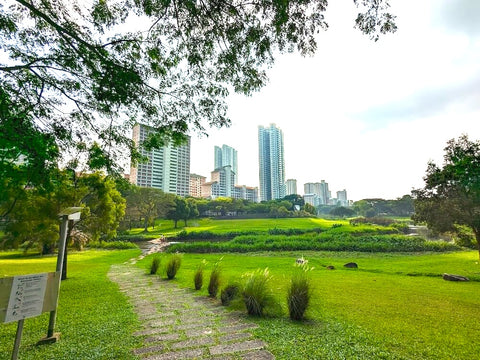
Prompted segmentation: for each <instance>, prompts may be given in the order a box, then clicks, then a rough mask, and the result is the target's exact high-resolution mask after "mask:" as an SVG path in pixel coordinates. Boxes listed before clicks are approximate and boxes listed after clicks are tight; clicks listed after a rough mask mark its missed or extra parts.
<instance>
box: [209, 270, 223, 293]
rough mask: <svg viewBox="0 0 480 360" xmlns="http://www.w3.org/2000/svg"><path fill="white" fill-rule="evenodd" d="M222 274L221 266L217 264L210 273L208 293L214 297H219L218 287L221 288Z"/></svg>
mask: <svg viewBox="0 0 480 360" xmlns="http://www.w3.org/2000/svg"><path fill="white" fill-rule="evenodd" d="M220 275H221V269H220V266H219V265H218V264H215V265H214V266H213V269H212V272H211V273H210V281H209V283H208V295H209V296H210V297H212V298H215V297H217V293H218V289H219V288H220Z"/></svg>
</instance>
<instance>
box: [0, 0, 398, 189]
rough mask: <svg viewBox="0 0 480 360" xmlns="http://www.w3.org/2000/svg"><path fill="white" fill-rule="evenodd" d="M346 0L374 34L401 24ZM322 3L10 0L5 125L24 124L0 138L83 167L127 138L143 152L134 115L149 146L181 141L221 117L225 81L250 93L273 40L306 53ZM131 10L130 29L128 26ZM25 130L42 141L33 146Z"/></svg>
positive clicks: (369, 3)
mask: <svg viewBox="0 0 480 360" xmlns="http://www.w3.org/2000/svg"><path fill="white" fill-rule="evenodd" d="M353 1H354V3H355V4H357V6H359V7H360V8H361V12H360V14H359V15H358V17H357V19H356V21H355V24H356V25H355V26H356V27H357V28H358V29H359V30H360V31H362V32H363V33H365V34H367V35H368V36H370V37H371V38H373V39H375V40H377V39H378V35H379V34H381V33H387V32H394V31H395V30H396V26H395V23H394V20H395V17H394V16H392V15H391V14H390V13H388V7H389V4H388V0H353ZM326 6H327V1H326V0H291V1H287V2H285V1H283V0H273V1H265V0H260V1H257V2H249V1H241V0H235V1H230V2H229V1H219V0H211V1H207V2H205V1H197V2H196V1H191V0H187V1H180V2H178V1H168V0H167V1H158V0H151V1H138V0H117V1H113V0H93V1H92V2H88V5H86V4H83V3H82V4H81V6H79V5H78V4H76V2H75V1H73V2H72V1H66V0H55V1H53V0H29V1H27V0H6V3H5V2H3V3H2V5H1V6H0V49H1V51H2V53H4V54H6V55H7V56H8V58H6V57H4V58H2V63H0V116H1V118H0V133H12V132H14V131H13V130H14V128H15V127H17V126H21V127H22V129H24V130H23V131H25V132H26V133H27V134H28V136H25V137H24V136H23V135H24V134H23V132H21V133H19V134H21V136H18V137H17V139H16V143H15V144H7V148H8V149H11V148H14V149H16V150H18V151H20V152H21V153H22V154H24V155H28V156H30V161H31V164H32V165H33V164H37V165H42V164H49V163H50V162H51V161H52V160H53V161H54V162H55V160H57V159H58V157H59V154H61V153H62V154H69V152H70V154H71V153H72V152H74V154H75V155H78V154H79V153H81V154H83V157H84V158H85V159H86V164H87V165H88V167H89V168H90V169H104V170H106V171H107V172H108V173H115V172H121V170H122V169H121V167H120V165H119V163H120V162H118V161H116V160H117V158H118V156H119V154H123V153H124V152H125V150H128V151H130V155H131V158H132V160H133V162H135V161H138V160H140V159H141V156H140V153H139V152H138V151H137V149H136V147H135V144H134V143H133V141H132V140H131V139H130V137H129V135H128V133H129V131H126V130H130V129H131V127H132V125H133V124H134V123H135V122H137V121H139V122H142V123H144V124H145V125H149V126H152V127H153V129H154V130H155V132H154V133H152V135H151V136H150V137H149V138H148V139H146V140H145V142H144V143H143V145H144V146H145V147H147V148H150V147H159V146H162V145H164V144H165V143H166V142H168V141H169V140H170V141H173V142H174V143H175V144H179V143H181V142H182V141H184V140H185V134H186V133H187V132H188V131H189V130H192V129H196V130H197V131H199V132H201V133H205V132H206V130H205V126H206V124H208V126H218V127H221V126H227V125H228V124H229V123H230V120H229V119H228V117H227V115H226V104H225V101H224V99H225V98H226V97H227V96H228V94H229V90H230V89H233V90H234V91H235V92H238V93H244V94H251V93H252V92H254V91H256V90H259V89H260V88H261V87H262V86H264V85H265V84H266V83H267V80H268V79H267V76H266V72H265V68H266V67H268V66H271V65H272V64H273V62H274V54H275V52H288V51H293V50H295V49H296V50H298V51H299V52H300V53H302V54H304V55H307V54H313V53H314V52H315V51H316V48H317V44H316V40H315V35H316V33H317V32H318V31H319V30H320V29H326V28H327V23H326V22H325V20H324V16H323V13H324V12H325V10H326ZM133 22H135V26H136V27H135V29H134V28H133V27H130V31H125V30H124V29H127V28H128V26H127V25H129V24H132V23H133ZM141 25H144V28H139V27H141ZM28 142H31V143H32V144H33V143H43V144H44V145H45V146H44V147H42V149H48V151H39V152H32V151H30V150H31V149H30V146H29V144H28ZM2 147H4V143H2ZM52 153H53V155H55V156H53V157H52ZM83 157H82V156H76V159H80V158H83ZM76 163H78V161H77V160H75V161H74V162H72V167H73V165H75V164H76ZM44 168H45V169H48V166H44ZM37 169H38V168H37ZM38 179H41V177H40V178H38ZM43 180H45V181H46V180H48V177H47V178H43Z"/></svg>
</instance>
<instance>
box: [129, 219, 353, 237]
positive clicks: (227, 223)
mask: <svg viewBox="0 0 480 360" xmlns="http://www.w3.org/2000/svg"><path fill="white" fill-rule="evenodd" d="M333 224H344V226H347V225H348V221H346V220H325V219H317V218H292V219H235V220H214V219H209V218H205V219H195V220H189V221H188V225H189V226H187V227H185V226H183V222H182V221H179V222H178V229H174V228H173V222H172V221H171V220H161V221H157V227H156V228H155V229H154V230H153V229H152V228H149V232H148V233H147V235H148V236H150V235H155V234H156V235H160V234H164V235H173V234H175V233H177V232H179V231H181V230H186V231H213V232H217V233H226V232H231V231H240V230H259V231H267V230H268V229H273V228H278V229H291V228H298V229H306V228H315V227H318V228H325V229H327V228H330V227H331V226H332V225H333ZM348 226H350V225H348ZM142 232H143V229H132V230H131V231H129V234H132V235H138V234H142Z"/></svg>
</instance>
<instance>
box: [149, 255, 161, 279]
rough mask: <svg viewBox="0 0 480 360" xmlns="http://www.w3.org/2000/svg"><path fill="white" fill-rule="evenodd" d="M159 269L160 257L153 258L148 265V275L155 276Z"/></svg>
mask: <svg viewBox="0 0 480 360" xmlns="http://www.w3.org/2000/svg"><path fill="white" fill-rule="evenodd" d="M159 267H160V257H159V256H154V257H153V259H152V262H151V263H150V275H155V274H156V273H157V271H158V268H159Z"/></svg>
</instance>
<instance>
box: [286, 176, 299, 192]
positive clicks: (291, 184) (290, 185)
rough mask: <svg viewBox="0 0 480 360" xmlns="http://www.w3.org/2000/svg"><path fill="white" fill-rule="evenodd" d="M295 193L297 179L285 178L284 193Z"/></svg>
mask: <svg viewBox="0 0 480 360" xmlns="http://www.w3.org/2000/svg"><path fill="white" fill-rule="evenodd" d="M296 194H298V193H297V180H296V179H288V180H287V192H286V195H296Z"/></svg>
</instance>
